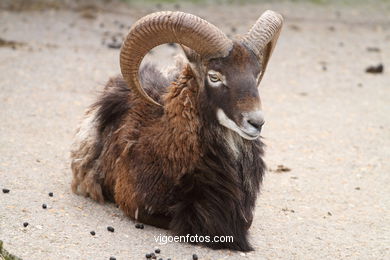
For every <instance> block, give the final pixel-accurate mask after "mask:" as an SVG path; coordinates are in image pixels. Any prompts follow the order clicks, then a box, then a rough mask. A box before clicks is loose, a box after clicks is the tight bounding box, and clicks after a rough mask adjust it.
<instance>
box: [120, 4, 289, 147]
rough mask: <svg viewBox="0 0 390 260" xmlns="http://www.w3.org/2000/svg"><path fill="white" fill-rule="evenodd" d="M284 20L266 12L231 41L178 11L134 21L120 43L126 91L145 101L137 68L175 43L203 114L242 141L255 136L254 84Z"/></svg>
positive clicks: (258, 117)
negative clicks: (200, 99) (190, 73)
mask: <svg viewBox="0 0 390 260" xmlns="http://www.w3.org/2000/svg"><path fill="white" fill-rule="evenodd" d="M282 22H283V19H282V17H281V15H279V14H277V13H275V12H273V11H266V12H265V13H263V14H262V15H261V16H260V18H259V19H258V20H257V22H256V23H255V24H254V26H253V27H252V28H251V29H250V30H249V32H248V33H247V34H245V35H243V36H241V37H238V38H237V40H234V41H233V40H230V39H229V38H228V37H227V36H226V35H225V34H224V33H223V32H222V31H221V30H219V29H218V28H217V27H215V26H214V25H212V24H210V23H208V22H206V21H205V20H203V19H201V18H199V17H197V16H194V15H191V14H187V13H182V12H158V13H154V14H151V15H148V16H145V17H144V18H142V19H141V20H139V21H138V22H137V23H135V24H134V25H133V26H132V28H131V29H130V32H129V34H128V36H127V38H126V40H125V42H124V44H123V47H122V50H121V55H120V64H121V71H122V75H123V77H124V78H125V80H126V81H127V83H128V85H129V87H131V88H132V89H134V90H135V91H137V92H138V93H139V94H140V95H141V96H142V97H144V98H145V99H146V100H147V101H148V102H150V103H152V104H155V105H161V104H159V103H157V102H156V101H155V100H153V99H152V98H151V97H149V96H148V95H147V94H146V92H145V91H144V90H143V88H142V86H141V84H140V81H139V75H138V74H139V73H138V71H139V66H140V63H141V61H142V59H143V57H144V56H145V55H146V53H147V52H148V51H149V50H151V49H152V48H154V47H156V46H158V45H161V44H164V43H171V42H174V43H178V44H180V45H182V46H183V50H184V52H185V54H186V56H187V58H188V60H189V63H190V66H191V69H192V71H193V74H194V75H195V78H196V81H197V83H198V86H199V91H200V92H201V93H203V94H204V96H205V97H207V100H203V102H206V103H207V104H208V106H207V107H208V108H207V109H208V111H207V112H209V113H210V114H212V115H214V118H215V119H216V120H217V121H218V122H219V123H220V124H221V125H223V126H225V127H227V128H229V129H231V130H233V131H235V132H237V133H238V134H239V135H240V136H242V137H243V138H245V139H249V140H252V139H256V138H258V137H259V135H260V132H261V127H262V125H263V123H264V118H263V114H262V112H261V101H260V96H259V91H258V86H259V84H260V81H261V79H262V77H263V75H264V72H265V69H266V67H267V63H268V61H269V58H270V56H271V53H272V51H273V48H274V46H275V44H276V41H277V39H278V36H279V33H280V29H281V27H282Z"/></svg>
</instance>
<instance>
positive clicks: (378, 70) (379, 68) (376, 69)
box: [366, 63, 384, 74]
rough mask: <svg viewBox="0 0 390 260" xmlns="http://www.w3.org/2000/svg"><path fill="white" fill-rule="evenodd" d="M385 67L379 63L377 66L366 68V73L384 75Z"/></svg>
mask: <svg viewBox="0 0 390 260" xmlns="http://www.w3.org/2000/svg"><path fill="white" fill-rule="evenodd" d="M383 69H384V66H383V64H382V63H379V64H378V65H376V66H368V67H367V68H366V73H372V74H379V73H383Z"/></svg>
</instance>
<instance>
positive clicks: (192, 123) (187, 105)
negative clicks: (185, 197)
mask: <svg viewBox="0 0 390 260" xmlns="http://www.w3.org/2000/svg"><path fill="white" fill-rule="evenodd" d="M197 95H198V86H197V83H196V80H195V79H194V77H193V74H192V72H191V69H190V67H189V66H185V67H184V69H183V71H182V73H181V74H180V76H179V77H178V79H177V80H176V82H174V83H172V84H171V86H170V87H169V88H168V93H167V94H165V96H164V104H165V105H164V115H163V116H162V117H161V121H160V122H159V125H160V130H161V135H160V138H159V139H158V145H159V146H160V147H161V148H162V149H161V151H162V152H163V153H164V154H162V158H167V160H168V161H167V163H168V164H169V165H170V166H171V169H172V167H173V168H174V169H172V170H173V172H175V173H177V174H179V175H181V174H184V173H186V172H188V171H191V170H192V169H193V167H194V165H195V164H196V163H197V161H198V160H199V158H200V157H201V149H200V140H199V132H200V128H201V122H200V120H199V112H198V106H197V103H198V102H197Z"/></svg>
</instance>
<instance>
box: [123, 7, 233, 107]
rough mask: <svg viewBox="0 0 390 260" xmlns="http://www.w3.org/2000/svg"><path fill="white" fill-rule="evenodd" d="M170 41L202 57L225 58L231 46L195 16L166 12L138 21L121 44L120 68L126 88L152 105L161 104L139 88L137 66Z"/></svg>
mask: <svg viewBox="0 0 390 260" xmlns="http://www.w3.org/2000/svg"><path fill="white" fill-rule="evenodd" d="M170 42H175V43H179V44H184V45H186V46H188V47H189V48H191V49H193V50H195V51H196V52H197V53H199V54H200V55H201V56H202V57H206V58H216V57H224V56H227V55H228V53H229V51H230V50H231V48H232V46H233V43H232V41H231V40H230V39H229V38H227V37H226V35H225V34H224V33H223V32H222V31H221V30H219V29H218V28H217V27H215V26H214V25H212V24H210V23H208V22H207V21H205V20H203V19H201V18H199V17H197V16H195V15H191V14H187V13H183V12H169V11H167V12H157V13H153V14H150V15H147V16H145V17H143V18H141V19H140V20H138V21H137V22H136V23H135V24H134V25H133V26H132V27H131V29H130V32H129V33H128V35H127V37H126V39H125V41H124V43H123V45H122V49H121V53H120V67H121V71H122V75H123V78H124V79H125V80H126V82H127V84H128V85H129V87H130V88H132V89H134V90H135V91H137V92H138V93H139V94H140V95H141V96H142V97H144V98H145V99H146V100H147V101H149V102H150V103H152V104H156V105H161V104H159V103H157V102H156V101H155V100H153V99H152V98H151V97H149V96H148V94H146V92H145V91H144V89H143V88H142V86H141V83H140V81H139V76H138V70H139V66H140V64H141V61H142V59H143V57H144V56H145V55H146V54H147V53H148V51H149V50H151V49H152V48H154V47H156V46H158V45H161V44H164V43H170Z"/></svg>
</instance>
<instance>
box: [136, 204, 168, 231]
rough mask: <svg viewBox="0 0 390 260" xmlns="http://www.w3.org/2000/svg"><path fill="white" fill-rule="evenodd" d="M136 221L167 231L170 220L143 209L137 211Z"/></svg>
mask: <svg viewBox="0 0 390 260" xmlns="http://www.w3.org/2000/svg"><path fill="white" fill-rule="evenodd" d="M136 220H137V221H139V222H141V223H144V224H147V225H151V226H155V227H158V228H163V229H169V223H171V220H172V218H171V217H169V216H166V215H163V214H155V213H149V212H147V211H146V210H145V209H138V212H137V216H136Z"/></svg>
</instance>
